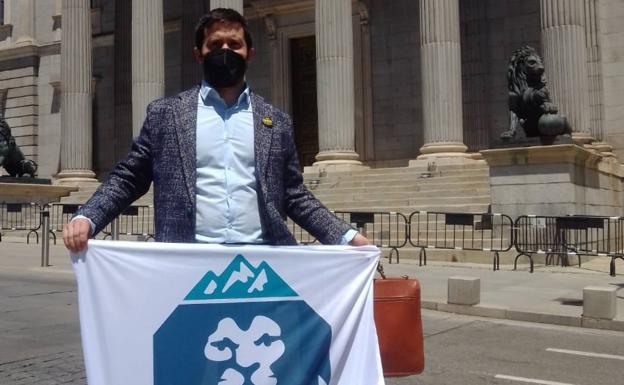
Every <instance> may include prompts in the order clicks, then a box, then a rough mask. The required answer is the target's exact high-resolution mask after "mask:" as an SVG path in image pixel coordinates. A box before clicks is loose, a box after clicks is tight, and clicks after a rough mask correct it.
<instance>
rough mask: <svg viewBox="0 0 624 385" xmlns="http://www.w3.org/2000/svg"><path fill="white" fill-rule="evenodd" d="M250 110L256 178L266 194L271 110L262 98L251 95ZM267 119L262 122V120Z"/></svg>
mask: <svg viewBox="0 0 624 385" xmlns="http://www.w3.org/2000/svg"><path fill="white" fill-rule="evenodd" d="M251 108H252V110H253V120H254V156H255V159H256V173H257V178H258V180H259V181H260V182H261V183H260V186H261V187H262V191H263V192H264V193H265V194H266V192H267V186H266V183H265V177H266V172H267V168H268V161H269V152H270V149H271V140H272V137H273V130H272V129H271V128H272V123H271V122H272V119H273V117H272V114H271V112H272V111H271V108H270V107H269V106H268V105H267V104H266V103H264V101H263V100H262V98H260V97H258V96H256V94H254V93H252V94H251ZM265 119H267V120H266V121H264V122H263V120H265Z"/></svg>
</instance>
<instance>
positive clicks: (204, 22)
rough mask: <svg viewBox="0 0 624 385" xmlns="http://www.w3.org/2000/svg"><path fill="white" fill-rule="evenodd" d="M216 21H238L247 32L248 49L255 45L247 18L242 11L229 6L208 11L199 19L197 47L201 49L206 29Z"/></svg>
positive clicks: (196, 30)
mask: <svg viewBox="0 0 624 385" xmlns="http://www.w3.org/2000/svg"><path fill="white" fill-rule="evenodd" d="M215 23H237V24H240V25H241V26H242V27H243V31H244V33H245V44H247V49H251V48H252V47H253V41H252V40H251V33H249V27H248V26H247V20H245V18H244V17H243V15H241V14H240V13H238V12H236V11H235V10H233V9H229V8H215V9H213V10H212V11H210V12H208V13H207V14H205V15H204V16H202V17H201V18H200V19H199V22H197V26H196V27H195V47H196V48H197V49H198V50H201V48H202V44H204V39H205V37H206V29H208V28H210V27H212V25H213V24H215Z"/></svg>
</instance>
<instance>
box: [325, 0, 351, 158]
mask: <svg viewBox="0 0 624 385" xmlns="http://www.w3.org/2000/svg"><path fill="white" fill-rule="evenodd" d="M351 14H352V11H351V0H316V53H317V56H316V71H317V76H316V84H317V103H318V126H319V127H318V131H319V150H320V152H319V153H318V154H317V155H316V160H317V161H318V162H317V164H319V163H320V164H361V163H360V162H359V160H358V159H359V156H358V154H357V153H356V152H355V115H354V114H355V104H354V103H355V99H354V80H353V24H352V18H351Z"/></svg>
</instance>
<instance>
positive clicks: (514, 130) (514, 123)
mask: <svg viewBox="0 0 624 385" xmlns="http://www.w3.org/2000/svg"><path fill="white" fill-rule="evenodd" d="M507 85H508V88H509V111H510V115H511V119H510V120H511V121H510V127H509V129H508V130H507V131H505V132H503V133H502V134H501V136H500V137H501V139H502V140H503V141H509V140H511V139H522V138H531V137H539V138H540V140H541V142H542V144H552V143H553V142H554V141H555V139H556V138H557V137H558V136H559V135H568V136H569V135H570V132H571V130H570V125H569V123H568V121H567V119H566V118H565V117H564V116H561V115H557V112H558V110H557V107H556V106H555V105H554V104H553V103H552V101H551V100H550V93H549V91H548V87H547V86H546V77H545V75H544V64H543V62H542V58H541V57H540V56H539V54H538V53H537V51H536V50H535V49H534V48H532V47H529V46H524V47H522V48H520V49H517V50H515V51H514V52H513V53H512V55H511V58H510V59H509V66H508V67H507Z"/></svg>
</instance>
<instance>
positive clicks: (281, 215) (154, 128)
mask: <svg viewBox="0 0 624 385" xmlns="http://www.w3.org/2000/svg"><path fill="white" fill-rule="evenodd" d="M198 92H199V86H197V87H194V88H192V89H190V90H188V91H185V92H182V93H180V94H179V95H177V96H174V97H168V98H163V99H159V100H156V101H154V102H152V103H151V104H150V105H149V106H148V108H147V117H146V118H145V122H144V123H143V127H142V128H141V132H140V134H139V136H138V137H137V138H136V139H135V140H134V142H133V144H132V148H131V150H130V152H129V154H128V155H127V156H126V158H125V159H123V160H122V161H120V162H119V163H118V164H117V165H116V166H115V168H114V169H113V170H112V171H111V173H110V175H109V177H108V179H107V180H106V181H105V182H104V183H102V185H101V186H100V187H99V189H98V190H97V191H96V192H95V193H94V194H93V196H92V197H91V198H90V199H89V201H88V202H87V203H85V204H84V205H83V206H82V207H81V208H80V209H79V210H78V212H77V213H76V215H84V216H86V217H87V218H89V219H91V221H93V223H94V224H95V233H96V234H97V233H98V232H99V231H100V230H102V229H103V228H104V227H105V226H106V225H107V224H108V223H109V222H111V221H112V220H113V219H114V218H115V217H116V216H118V215H119V214H120V213H121V212H122V211H123V210H124V209H125V208H126V207H127V206H129V205H130V204H131V203H132V202H134V201H135V200H136V199H138V198H139V197H140V196H141V195H143V194H145V193H146V192H147V190H148V189H149V187H150V184H151V183H152V182H153V183H154V222H155V223H154V227H155V233H156V234H155V238H156V241H161V242H187V243H190V242H195V181H196V178H197V174H196V164H195V162H196V156H195V154H196V123H197V97H198ZM251 104H252V109H253V115H254V154H255V160H256V170H255V173H256V179H257V182H258V183H257V186H258V206H259V210H260V219H261V222H262V223H261V225H262V229H263V232H264V236H265V238H266V239H267V240H268V243H270V244H272V245H294V244H296V241H295V238H294V237H293V236H292V234H291V233H290V231H289V230H288V226H287V225H286V223H285V219H286V216H289V217H290V218H292V219H293V220H294V221H295V222H296V223H297V224H299V225H300V226H301V227H303V228H304V229H306V230H307V231H308V232H310V233H311V234H312V235H314V236H315V237H316V238H317V239H318V240H319V241H320V242H322V243H324V244H337V243H340V240H341V237H342V235H343V234H344V233H345V232H346V231H347V230H348V229H349V228H350V226H349V225H348V224H346V223H344V222H342V221H341V220H339V219H338V218H336V217H335V216H334V215H333V214H332V213H331V212H330V211H329V210H328V209H327V208H326V207H325V206H323V205H322V204H321V203H320V202H319V201H318V200H317V199H316V198H315V197H314V196H313V195H312V193H311V192H310V191H308V190H307V189H306V187H305V186H304V185H303V178H302V176H301V173H300V171H299V163H298V160H297V152H296V148H295V143H294V138H293V129H292V121H291V120H290V118H289V116H288V115H286V114H285V113H283V112H282V111H280V110H278V109H277V108H275V107H273V106H271V105H270V104H268V103H266V102H265V101H264V99H262V98H261V97H260V96H258V95H256V94H255V93H251ZM263 118H269V119H270V120H269V119H264V123H263Z"/></svg>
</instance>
